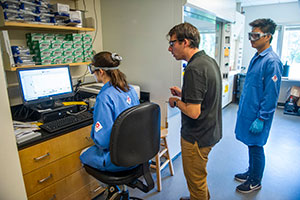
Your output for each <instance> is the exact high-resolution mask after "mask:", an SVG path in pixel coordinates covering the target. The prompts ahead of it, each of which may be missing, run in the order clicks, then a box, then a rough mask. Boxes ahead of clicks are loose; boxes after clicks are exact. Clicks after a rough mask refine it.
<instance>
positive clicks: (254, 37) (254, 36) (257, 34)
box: [248, 32, 270, 42]
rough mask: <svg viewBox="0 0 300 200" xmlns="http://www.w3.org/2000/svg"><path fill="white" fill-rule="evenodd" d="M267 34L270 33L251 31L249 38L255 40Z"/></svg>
mask: <svg viewBox="0 0 300 200" xmlns="http://www.w3.org/2000/svg"><path fill="white" fill-rule="evenodd" d="M267 35H270V33H260V32H249V33H248V39H249V40H251V41H253V42H254V41H257V40H259V39H260V38H261V37H264V36H267Z"/></svg>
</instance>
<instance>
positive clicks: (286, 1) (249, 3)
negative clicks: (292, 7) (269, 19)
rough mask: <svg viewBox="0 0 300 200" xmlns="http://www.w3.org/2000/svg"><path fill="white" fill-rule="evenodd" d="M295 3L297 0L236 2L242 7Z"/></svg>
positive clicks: (247, 0)
mask: <svg viewBox="0 0 300 200" xmlns="http://www.w3.org/2000/svg"><path fill="white" fill-rule="evenodd" d="M297 1H298V0H236V2H237V3H241V6H242V7H247V6H259V5H267V4H278V3H290V2H297Z"/></svg>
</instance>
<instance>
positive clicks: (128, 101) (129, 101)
mask: <svg viewBox="0 0 300 200" xmlns="http://www.w3.org/2000/svg"><path fill="white" fill-rule="evenodd" d="M126 102H127V103H128V104H131V99H130V97H129V96H127V100H126Z"/></svg>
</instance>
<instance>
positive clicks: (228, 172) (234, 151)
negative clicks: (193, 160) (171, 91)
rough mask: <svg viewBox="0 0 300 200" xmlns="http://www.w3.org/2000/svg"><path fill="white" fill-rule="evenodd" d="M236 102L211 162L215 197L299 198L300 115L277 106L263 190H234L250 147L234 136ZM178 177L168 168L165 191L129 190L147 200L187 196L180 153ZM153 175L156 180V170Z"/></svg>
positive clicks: (227, 115) (211, 187)
mask: <svg viewBox="0 0 300 200" xmlns="http://www.w3.org/2000/svg"><path fill="white" fill-rule="evenodd" d="M236 111H237V105H236V104H231V105H229V106H227V107H226V108H225V109H224V110H223V138H222V140H221V141H220V142H219V143H218V144H217V145H216V146H215V147H214V148H213V150H212V152H211V153H210V155H209V162H208V169H207V170H208V186H209V190H210V195H211V199H212V200H240V199H242V200H248V199H255V200H300V117H298V116H291V115H284V114H283V110H282V109H277V110H276V113H275V117H274V120H273V126H272V129H271V133H270V137H269V141H268V143H267V145H266V146H265V154H266V167H265V172H264V177H263V181H262V189H261V190H259V191H257V192H253V193H250V194H247V195H245V194H240V193H238V192H236V191H235V187H236V186H237V185H238V184H239V182H236V181H235V180H234V179H233V176H234V174H235V173H238V172H243V171H244V170H246V168H247V167H248V166H247V163H248V152H247V147H246V146H245V145H244V144H242V143H241V142H238V141H237V140H236V139H235V135H234V132H233V130H234V126H235V120H236ZM173 164H174V170H175V176H170V173H169V170H168V168H165V169H164V170H163V173H162V176H163V178H162V187H163V189H162V191H161V192H157V191H156V189H153V190H152V191H150V192H149V193H147V194H145V193H143V192H141V191H139V190H138V189H130V194H131V196H137V197H140V198H143V199H146V200H173V199H174V200H178V199H179V198H180V197H181V196H186V195H188V189H187V186H186V182H185V178H184V175H183V172H182V164H181V156H179V157H178V158H177V159H176V160H174V162H173ZM153 178H154V180H156V176H155V173H153Z"/></svg>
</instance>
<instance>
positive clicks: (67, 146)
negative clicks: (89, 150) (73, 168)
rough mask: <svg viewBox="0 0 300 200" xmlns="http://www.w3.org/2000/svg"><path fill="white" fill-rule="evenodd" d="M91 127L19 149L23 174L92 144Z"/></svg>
mask: <svg viewBox="0 0 300 200" xmlns="http://www.w3.org/2000/svg"><path fill="white" fill-rule="evenodd" d="M90 129H91V126H87V127H84V128H81V129H78V130H76V131H72V132H70V133H67V134H65V135H62V136H59V137H56V138H53V139H50V140H47V141H45V142H42V143H40V144H37V145H34V146H31V147H28V148H26V149H23V150H21V151H19V157H20V162H21V166H22V171H23V174H27V173H29V172H31V171H33V170H35V169H38V168H40V167H42V166H45V165H47V164H48V163H50V162H53V161H55V160H57V159H60V158H62V157H64V156H66V155H69V154H71V153H73V152H75V151H79V150H81V149H83V148H85V147H88V146H91V145H92V144H93V141H92V140H91V138H90Z"/></svg>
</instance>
